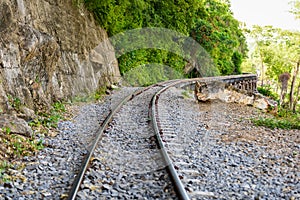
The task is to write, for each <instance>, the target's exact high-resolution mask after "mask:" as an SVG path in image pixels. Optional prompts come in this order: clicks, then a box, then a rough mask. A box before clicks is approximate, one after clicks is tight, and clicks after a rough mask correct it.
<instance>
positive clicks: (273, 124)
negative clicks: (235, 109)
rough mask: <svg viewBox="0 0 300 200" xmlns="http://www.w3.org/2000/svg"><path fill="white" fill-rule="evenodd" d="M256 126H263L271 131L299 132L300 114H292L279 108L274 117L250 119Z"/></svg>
mask: <svg viewBox="0 0 300 200" xmlns="http://www.w3.org/2000/svg"><path fill="white" fill-rule="evenodd" d="M252 122H253V123H254V124H255V125H257V126H264V127H268V128H271V129H275V128H280V129H286V130H290V129H298V130H300V113H293V112H292V111H290V110H287V109H282V108H280V109H279V110H278V112H277V113H276V115H274V117H270V118H262V117H260V118H259V119H252Z"/></svg>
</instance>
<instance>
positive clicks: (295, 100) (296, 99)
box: [293, 83, 300, 112]
mask: <svg viewBox="0 0 300 200" xmlns="http://www.w3.org/2000/svg"><path fill="white" fill-rule="evenodd" d="M299 93H300V83H299V85H298V89H297V94H296V98H295V99H294V104H293V112H296V107H297V103H298V99H299Z"/></svg>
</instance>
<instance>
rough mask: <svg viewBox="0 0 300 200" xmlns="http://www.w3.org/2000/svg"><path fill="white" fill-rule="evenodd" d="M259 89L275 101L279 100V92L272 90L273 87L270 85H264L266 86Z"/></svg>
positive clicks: (258, 88) (258, 89)
mask: <svg viewBox="0 0 300 200" xmlns="http://www.w3.org/2000/svg"><path fill="white" fill-rule="evenodd" d="M257 91H258V92H259V93H261V94H262V95H264V96H266V97H269V98H271V99H273V100H275V101H279V100H278V98H279V96H278V94H276V93H275V92H273V91H272V88H271V86H270V85H264V86H260V87H257Z"/></svg>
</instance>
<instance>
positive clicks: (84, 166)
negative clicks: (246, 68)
mask: <svg viewBox="0 0 300 200" xmlns="http://www.w3.org/2000/svg"><path fill="white" fill-rule="evenodd" d="M253 76H254V75H239V76H223V77H207V78H194V79H181V80H180V79H179V80H178V79H177V80H169V81H165V82H162V83H158V84H154V85H151V86H148V87H146V88H143V89H140V90H138V91H135V92H133V93H132V94H130V95H128V96H127V97H125V98H124V99H123V100H122V101H121V102H120V103H119V104H118V105H117V106H116V107H115V108H114V109H113V110H111V112H110V113H109V115H108V116H107V117H106V118H105V120H104V121H103V123H102V124H101V126H100V127H99V128H98V129H97V131H96V139H95V140H94V143H93V144H92V146H91V149H90V150H89V152H88V154H87V155H85V157H84V159H83V162H82V165H81V167H80V170H79V173H78V174H77V176H76V177H75V180H74V181H73V184H72V187H71V190H70V191H69V194H68V198H67V199H68V200H74V199H75V198H76V195H77V192H78V190H79V187H80V184H81V182H82V180H83V177H84V174H85V172H86V170H87V168H88V164H89V162H90V159H91V158H92V155H93V153H94V151H95V149H96V146H97V144H98V142H99V140H100V139H101V138H102V136H103V133H104V130H105V129H106V128H107V127H108V124H109V123H110V122H111V120H112V118H113V116H114V115H115V114H116V112H118V111H119V110H120V109H121V107H122V106H123V105H124V104H126V103H127V102H128V101H130V100H131V99H133V98H134V97H135V96H138V95H139V94H141V93H143V92H145V91H146V90H148V89H150V88H152V87H155V86H162V87H163V89H161V90H160V91H158V92H157V93H156V94H155V95H154V96H153V97H152V100H151V103H150V107H151V109H150V113H151V119H152V125H153V129H154V132H155V134H156V136H157V139H158V144H159V147H160V148H161V153H162V156H163V158H164V160H165V163H166V165H167V167H168V170H169V173H170V174H171V177H172V180H173V182H174V183H175V187H176V189H177V193H178V195H179V197H180V198H181V199H190V198H189V197H188V195H187V192H186V190H185V189H184V186H183V184H182V182H181V181H180V179H179V176H178V174H177V172H176V170H175V168H174V165H173V164H172V161H171V159H170V157H169V155H168V154H167V152H166V150H165V147H164V144H163V142H162V138H161V137H160V133H159V128H158V126H157V124H158V121H157V119H156V113H157V107H156V104H157V102H158V99H159V95H160V94H161V93H163V92H164V91H165V90H167V89H168V88H170V87H172V86H175V85H177V84H181V83H182V84H185V85H189V84H194V83H195V81H197V80H202V81H204V82H206V81H207V82H210V81H225V82H226V81H227V80H230V79H245V78H252V77H253ZM170 82H171V83H170ZM167 83H170V84H169V85H166V86H164V85H163V84H167ZM183 86H184V85H183ZM180 87H182V86H180Z"/></svg>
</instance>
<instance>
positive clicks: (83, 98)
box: [71, 87, 107, 103]
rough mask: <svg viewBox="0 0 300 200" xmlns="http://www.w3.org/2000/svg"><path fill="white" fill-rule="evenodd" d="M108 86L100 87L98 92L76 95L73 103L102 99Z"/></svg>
mask: <svg viewBox="0 0 300 200" xmlns="http://www.w3.org/2000/svg"><path fill="white" fill-rule="evenodd" d="M106 89H107V88H106V87H102V88H99V89H98V90H97V91H96V92H94V93H92V94H90V95H85V96H76V97H74V98H73V99H72V100H71V101H72V103H76V102H94V101H100V100H102V99H103V97H104V96H105V91H106Z"/></svg>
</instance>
